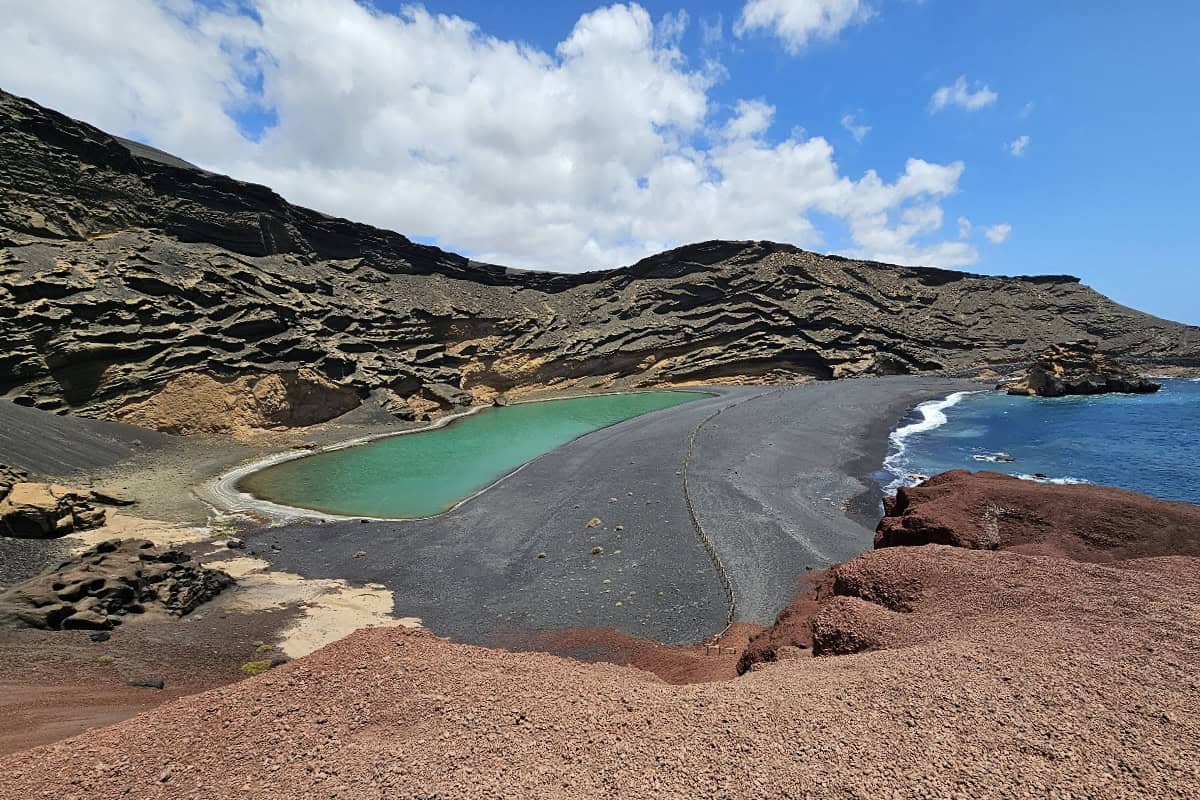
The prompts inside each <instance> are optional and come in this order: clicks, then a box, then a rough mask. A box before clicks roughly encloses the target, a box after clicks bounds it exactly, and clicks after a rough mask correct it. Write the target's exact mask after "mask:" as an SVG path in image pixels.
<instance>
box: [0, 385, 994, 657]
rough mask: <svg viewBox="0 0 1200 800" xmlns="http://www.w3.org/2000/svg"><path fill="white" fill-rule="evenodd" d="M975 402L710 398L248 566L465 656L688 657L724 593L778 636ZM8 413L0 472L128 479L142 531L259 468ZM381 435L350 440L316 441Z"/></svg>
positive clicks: (10, 545)
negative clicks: (904, 472) (540, 635)
mask: <svg viewBox="0 0 1200 800" xmlns="http://www.w3.org/2000/svg"><path fill="white" fill-rule="evenodd" d="M974 385H975V384H973V383H970V382H967V381H961V380H952V379H945V378H934V377H907V376H905V377H889V378H876V379H860V380H848V381H837V382H826V383H815V384H804V385H794V386H757V387H750V386H746V387H711V388H709V389H708V390H710V391H713V392H715V393H716V396H714V397H708V398H703V399H701V400H698V401H695V402H692V403H688V404H685V405H683V406H678V407H675V408H671V409H666V410H663V411H659V412H655V413H652V414H648V415H645V416H643V417H638V418H635V419H631V420H627V421H625V422H622V423H620V424H618V425H615V426H612V427H610V428H606V429H604V430H600V431H596V432H594V433H591V434H588V435H586V436H584V437H582V438H580V439H578V440H576V441H574V442H572V443H570V444H568V445H566V446H564V447H561V448H559V449H557V450H555V451H553V452H551V453H548V454H547V455H545V456H543V457H542V458H540V459H537V460H536V461H534V462H532V463H530V464H529V465H527V466H526V467H524V468H523V469H521V470H519V471H518V472H517V473H515V474H513V475H512V476H510V477H509V478H507V479H505V480H503V481H501V482H500V483H499V484H498V485H496V486H494V487H493V488H491V489H489V490H488V491H486V492H484V493H483V494H481V495H480V496H478V497H476V498H474V499H472V500H470V501H469V502H467V503H465V504H464V505H462V506H460V507H459V508H457V509H455V510H453V511H451V512H449V513H447V514H444V515H442V516H439V517H436V518H433V519H428V520H411V521H402V522H379V521H373V522H370V523H365V522H360V521H328V522H325V523H323V524H318V523H315V522H312V521H305V522H295V523H292V524H288V525H284V526H282V527H274V528H267V527H262V528H258V529H256V530H251V531H249V532H247V534H246V536H245V538H246V540H247V548H248V554H252V555H255V556H258V557H260V558H263V559H265V560H267V561H269V562H270V564H271V568H272V569H276V570H284V571H287V572H291V573H297V574H299V575H303V576H305V577H306V578H340V579H345V580H347V581H349V582H351V583H353V584H366V583H378V584H382V585H384V586H385V587H387V589H388V590H390V591H392V592H393V596H394V600H395V613H396V615H397V616H405V617H408V616H412V617H419V618H420V619H421V620H422V621H423V622H424V624H425V625H426V626H428V627H429V628H431V629H432V630H433V631H434V632H436V633H438V634H439V635H443V636H449V637H451V638H453V639H456V640H460V641H465V642H471V643H482V644H492V643H496V642H499V641H503V640H505V639H506V638H507V637H509V636H510V635H512V634H520V633H523V632H528V631H542V630H550V629H558V628H572V627H598V628H615V629H617V630H619V631H622V632H625V633H628V634H631V635H635V636H639V637H644V638H649V639H654V640H657V641H660V642H664V643H669V644H687V643H693V642H696V641H699V640H700V639H702V638H704V637H706V636H710V635H712V634H714V633H717V632H719V631H721V630H722V629H723V628H724V627H725V625H726V624H727V622H729V621H730V618H731V616H730V592H732V597H733V601H734V602H733V614H732V620H733V621H736V622H751V623H758V624H769V623H770V622H771V621H772V620H773V619H774V617H775V615H776V614H777V613H778V611H779V610H780V609H781V608H782V607H783V606H784V605H786V603H787V602H788V601H789V600H790V599H791V597H792V596H793V594H794V593H795V591H796V588H797V585H798V583H799V581H800V580H802V578H803V576H804V574H805V572H806V571H807V570H809V569H819V568H822V567H825V566H828V565H829V564H831V563H835V562H838V561H842V560H845V559H847V558H850V557H852V556H854V555H856V554H857V553H859V552H861V551H863V550H865V549H868V548H869V547H870V542H871V527H872V526H873V524H874V521H875V519H874V516H875V509H877V508H878V501H879V496H880V495H879V490H878V487H877V486H876V485H875V484H874V482H873V481H872V480H871V478H870V475H871V473H873V472H874V471H875V470H877V469H878V468H879V466H880V464H881V463H882V461H883V458H884V456H885V454H886V448H887V436H888V432H889V431H890V430H891V429H893V428H894V427H895V426H896V425H897V424H898V422H899V420H900V418H901V417H902V416H903V415H904V413H905V412H906V411H907V410H908V409H910V408H912V407H913V406H914V405H916V404H917V403H919V402H921V401H923V400H926V399H930V398H933V397H940V396H943V395H945V394H948V393H949V392H951V391H955V390H958V389H962V388H964V387H968V386H974ZM0 414H2V415H3V418H4V419H3V420H2V421H5V422H9V423H10V424H9V425H7V426H6V428H5V430H6V433H5V435H4V436H3V437H2V438H0V463H14V464H18V465H21V466H27V467H29V468H32V469H33V470H34V471H36V472H38V473H40V474H41V475H43V476H45V477H61V478H72V477H78V476H80V475H86V474H87V473H88V470H89V469H90V470H92V471H93V473H94V474H97V475H101V476H104V475H112V474H118V475H122V477H123V478H124V479H125V484H126V485H127V486H128V488H129V489H130V490H131V491H133V492H134V493H135V494H137V495H138V496H139V497H141V498H143V499H144V500H145V503H144V504H143V505H142V506H139V510H138V512H137V513H141V514H144V515H146V516H150V517H152V518H163V519H166V518H172V513H179V514H185V515H188V514H190V515H192V516H193V517H195V509H196V507H199V502H198V501H197V500H196V499H195V498H194V497H192V496H190V493H188V490H187V488H186V486H187V482H188V481H189V480H191V481H194V482H199V481H200V480H202V479H204V478H207V477H212V476H215V475H216V474H217V473H218V472H220V471H222V470H223V469H225V468H228V467H229V466H231V465H232V463H234V462H235V461H236V460H237V459H238V458H242V459H245V458H247V457H251V456H252V455H253V454H254V453H256V452H257V453H260V454H261V453H262V452H263V451H262V450H261V449H259V450H256V449H255V448H251V447H246V446H240V445H230V446H228V447H227V448H225V450H224V452H222V451H221V450H220V448H216V445H215V444H214V442H212V441H210V440H207V439H189V438H181V437H167V436H163V435H161V434H156V433H153V432H150V431H144V430H142V429H139V428H134V427H131V426H123V425H113V424H110V423H101V422H95V421H91V420H82V419H76V418H63V417H58V416H55V415H52V414H47V413H43V412H38V411H34V410H32V409H25V408H20V407H17V406H13V405H12V404H8V403H3V404H0ZM388 427H390V426H388ZM405 427H407V426H405ZM379 428H380V425H379V422H378V420H374V419H371V420H363V421H362V422H361V423H360V424H354V423H353V422H351V423H350V424H346V422H345V421H343V422H342V423H341V424H339V425H336V426H331V427H330V428H329V429H327V430H322V431H314V432H313V436H312V438H313V440H315V441H325V442H327V441H332V440H335V439H336V438H338V437H340V438H352V437H353V436H355V435H361V434H363V433H374V432H378V431H379ZM47 443H50V444H51V445H52V446H49V447H48V446H47ZM215 448H216V449H215ZM160 461H161V462H162V463H161V464H158V463H157V462H160ZM685 462H686V468H685ZM130 464H133V465H134V466H135V467H136V468H134V469H129V465H130ZM123 470H124V472H123ZM139 481H140V482H141V485H139ZM181 494H186V495H187V496H180V495H181ZM689 503H690V506H691V510H690V511H689ZM151 511H153V512H155V513H150V512H151ZM159 512H163V513H161V514H160V513H159ZM593 518H598V519H599V520H600V523H599V524H597V525H595V526H593V527H589V526H588V523H589V521H590V520H592V519H593ZM185 521H189V522H191V523H193V524H199V523H202V522H203V521H204V519H203V518H193V519H191V520H185ZM706 543H707V546H706ZM56 548H57V545H56V544H55V543H54V542H25V541H14V540H5V545H4V551H3V553H0V555H2V556H3V558H4V561H5V567H6V569H5V570H3V571H5V572H13V573H14V574H21V575H24V574H30V573H31V572H33V571H36V569H37V567H38V565H39V564H44V563H45V562H47V561H48V560H52V559H54V558H56V557H58V555H59V553H58V549H56ZM597 548H599V552H593V551H594V550H596V549H597ZM710 551H711V552H710ZM231 555H232V553H231ZM714 556H715V557H714ZM718 564H719V566H718ZM722 573H724V574H722ZM8 577H9V579H10V580H11V579H12V577H13V576H8Z"/></svg>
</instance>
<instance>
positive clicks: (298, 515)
mask: <svg viewBox="0 0 1200 800" xmlns="http://www.w3.org/2000/svg"><path fill="white" fill-rule="evenodd" d="M661 391H673V392H681V393H687V394H694V395H697V398H696V399H697V400H699V399H700V398H701V397H714V396H716V394H715V393H714V392H711V391H703V390H701V389H700V388H688V389H638V390H631V391H604V392H592V393H588V394H573V395H567V396H562V397H557V396H555V397H536V398H530V399H524V400H513V401H511V402H509V403H507V405H508V406H516V405H527V404H531V403H549V402H556V401H560V400H576V399H581V398H585V397H603V396H607V395H618V394H619V395H626V394H644V393H647V392H661ZM497 407H498V406H495V405H480V406H472V407H471V408H469V409H467V410H466V411H462V412H460V413H457V414H447V415H445V416H442V417H439V418H437V419H436V420H432V421H431V422H430V424H428V425H424V426H421V427H416V428H407V429H405V430H399V431H388V432H383V433H372V434H366V435H362V436H357V437H354V438H351V439H346V440H343V441H337V442H334V443H332V444H328V445H324V446H321V447H315V448H301V449H293V450H287V451H284V452H280V453H273V454H271V455H268V456H264V457H262V458H259V459H256V460H254V461H251V462H250V463H248V464H243V465H239V466H238V467H235V468H234V469H231V470H229V471H228V472H225V473H224V474H221V475H218V476H216V477H215V478H213V479H211V480H208V481H205V482H204V483H202V484H200V485H198V486H196V487H195V488H194V490H193V491H194V492H195V493H196V495H197V496H198V497H199V498H200V499H201V501H202V502H204V503H206V504H207V505H208V506H209V507H210V508H212V509H213V511H214V512H216V513H217V514H263V515H265V516H267V517H269V518H271V519H273V520H279V521H284V522H290V521H298V520H304V519H315V520H323V521H353V520H364V519H365V520H370V521H372V522H404V521H406V520H426V519H434V518H436V517H440V516H442V515H443V514H448V513H450V512H451V511H454V510H455V509H456V508H458V507H459V506H461V505H463V504H464V503H468V502H470V501H471V500H473V499H475V498H476V497H479V496H480V495H482V494H483V493H485V492H487V491H488V490H489V489H491V488H492V487H494V486H496V485H498V484H499V483H501V482H502V481H504V480H507V479H508V478H510V477H512V476H513V475H515V474H517V473H518V472H520V471H521V470H522V469H524V468H525V467H526V466H527V465H529V464H530V463H532V462H533V461H536V460H537V459H539V458H542V457H543V456H545V455H546V454H547V453H550V452H553V450H555V449H558V448H559V447H565V446H567V445H569V444H570V443H571V442H573V441H575V439H578V438H579V437H580V436H587V435H588V434H589V433H594V432H595V431H597V430H603V429H604V428H608V427H612V426H613V425H619V424H620V423H622V422H624V421H625V420H617V421H616V422H612V423H609V424H608V425H604V426H602V427H600V428H596V429H594V430H592V431H586V432H585V433H581V434H579V436H576V437H574V439H570V440H568V441H566V442H563V443H562V444H560V445H557V446H556V447H555V448H553V449H552V450H548V451H546V452H545V453H539V454H538V455H536V456H534V457H533V458H532V459H530V460H529V461H525V462H522V463H521V464H518V465H517V466H515V467H513V468H512V469H510V470H509V471H507V472H504V473H501V474H500V475H498V476H497V477H496V478H495V479H494V480H492V481H490V482H488V483H487V485H485V486H482V487H481V488H479V489H477V490H475V491H474V492H472V493H470V494H468V495H466V496H465V497H462V498H461V499H459V500H457V501H455V503H454V504H453V505H451V506H449V507H448V508H446V509H444V510H442V511H439V512H438V513H436V514H429V515H426V516H420V517H377V516H372V515H370V514H334V513H332V512H328V511H321V510H319V509H313V508H305V507H303V506H289V505H286V504H283V503H276V502H274V501H271V500H265V499H263V498H261V497H257V496H255V495H252V494H250V493H249V492H244V491H242V490H241V489H239V488H238V484H239V483H240V482H241V481H242V480H243V479H245V478H247V477H248V476H250V475H252V474H254V473H255V472H259V471H261V470H264V469H267V468H268V467H272V466H275V465H277V464H283V463H286V462H288V461H298V460H300V459H302V458H307V457H309V456H314V455H318V454H321V453H329V452H335V451H338V450H346V449H348V448H351V447H361V446H364V445H369V444H371V443H372V442H376V441H380V440H382V439H390V438H393V437H396V436H406V435H408V434H414V433H428V432H430V431H434V430H438V429H440V428H445V427H448V426H450V425H451V424H453V423H455V422H457V421H459V420H461V419H465V418H466V417H469V416H473V415H475V414H478V413H481V412H483V411H487V410H489V409H492V408H497ZM668 408H670V407H668ZM656 410H660V411H661V410H668V409H656ZM644 413H654V411H650V412H644ZM637 416H641V415H640V414H639V415H637ZM627 419H633V417H628V418H627Z"/></svg>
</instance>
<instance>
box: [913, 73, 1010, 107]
mask: <svg viewBox="0 0 1200 800" xmlns="http://www.w3.org/2000/svg"><path fill="white" fill-rule="evenodd" d="M999 98H1000V95H998V94H996V93H995V92H993V91H992V90H991V89H990V88H988V86H987V84H984V83H979V82H978V81H976V82H975V89H974V91H972V90H971V89H969V88H968V87H967V76H966V75H960V76H959V78H958V80H956V81H955V82H954V83H953V84H952V85H950V86H943V87H941V88H940V89H938V90H937V91H936V92H934V93H933V97H931V98H930V100H929V109H930V111H941V110H942V109H943V108H945V107H946V106H958V107H959V108H963V109H966V110H967V111H978V110H979V109H981V108H987V107H988V106H990V105H993V104H994V103H995V102H996V101H997V100H998V99H999Z"/></svg>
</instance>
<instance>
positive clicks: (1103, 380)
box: [1001, 339, 1162, 397]
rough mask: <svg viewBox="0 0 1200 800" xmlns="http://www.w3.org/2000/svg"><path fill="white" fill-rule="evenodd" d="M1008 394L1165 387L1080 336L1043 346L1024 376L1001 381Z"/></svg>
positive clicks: (1137, 390) (1145, 391)
mask: <svg viewBox="0 0 1200 800" xmlns="http://www.w3.org/2000/svg"><path fill="white" fill-rule="evenodd" d="M1001 388H1004V389H1007V390H1008V393H1009V394H1021V395H1026V394H1027V395H1036V396H1038V397H1064V396H1066V395H1071V394H1106V393H1109V392H1122V393H1126V394H1149V393H1151V392H1157V391H1158V390H1159V389H1161V388H1162V387H1161V386H1160V385H1159V384H1157V383H1154V382H1153V381H1151V380H1148V379H1146V378H1144V377H1142V376H1141V375H1138V374H1137V373H1136V372H1134V371H1133V370H1131V369H1129V368H1128V367H1126V366H1124V365H1123V364H1121V363H1119V362H1118V361H1117V360H1116V359H1114V358H1112V357H1110V356H1108V355H1106V354H1105V353H1102V352H1101V351H1100V343H1099V342H1094V341H1088V340H1086V339H1081V340H1079V341H1077V342H1068V343H1066V344H1056V345H1054V346H1052V347H1049V348H1047V349H1046V350H1043V351H1042V352H1041V353H1040V354H1039V355H1038V357H1037V358H1036V359H1035V360H1034V362H1033V364H1031V365H1030V367H1029V370H1028V372H1027V373H1026V375H1025V378H1024V379H1022V380H1020V381H1018V382H1017V383H1015V384H1002V385H1001Z"/></svg>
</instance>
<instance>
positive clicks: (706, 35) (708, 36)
mask: <svg viewBox="0 0 1200 800" xmlns="http://www.w3.org/2000/svg"><path fill="white" fill-rule="evenodd" d="M724 39H725V17H724V16H723V15H721V14H717V16H716V17H714V18H713V19H712V20H708V19H701V20H700V40H701V41H702V42H703V43H704V46H705V47H714V46H716V45H719V44H720V43H721V42H722V41H723V40H724Z"/></svg>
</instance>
